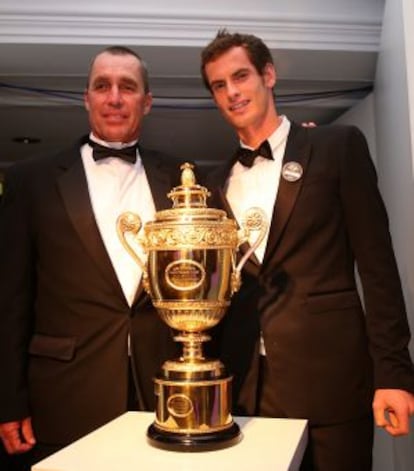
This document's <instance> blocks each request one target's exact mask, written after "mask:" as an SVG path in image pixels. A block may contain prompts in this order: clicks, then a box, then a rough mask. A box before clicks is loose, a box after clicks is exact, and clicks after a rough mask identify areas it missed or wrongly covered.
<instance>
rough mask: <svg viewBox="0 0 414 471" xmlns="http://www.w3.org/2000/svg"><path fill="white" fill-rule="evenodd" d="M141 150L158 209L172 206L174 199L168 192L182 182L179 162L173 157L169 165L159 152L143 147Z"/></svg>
mask: <svg viewBox="0 0 414 471" xmlns="http://www.w3.org/2000/svg"><path fill="white" fill-rule="evenodd" d="M139 152H140V156H141V159H142V163H143V165H144V168H145V173H146V175H147V179H148V183H149V186H150V188H151V193H152V198H153V200H154V204H155V208H156V210H157V211H159V210H160V209H168V208H171V206H172V201H171V200H170V199H169V198H168V196H167V194H168V193H169V192H170V191H171V190H172V188H173V186H177V185H179V183H180V180H179V174H180V168H179V165H180V164H179V162H175V161H174V160H173V159H172V158H171V166H170V167H167V166H166V162H165V160H164V161H163V160H161V158H160V154H159V153H157V152H154V151H151V150H148V149H143V148H141V147H140V149H139Z"/></svg>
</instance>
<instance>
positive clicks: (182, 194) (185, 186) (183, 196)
mask: <svg viewBox="0 0 414 471" xmlns="http://www.w3.org/2000/svg"><path fill="white" fill-rule="evenodd" d="M193 168H194V165H192V164H190V163H189V162H185V163H184V164H182V165H181V167H180V169H181V170H182V173H181V185H180V186H176V187H175V188H173V189H172V190H171V191H170V192H169V193H168V194H167V196H168V198H170V199H171V200H172V202H173V208H206V207H207V197H209V196H210V192H209V191H208V190H207V188H205V187H204V186H201V185H198V184H197V183H196V179H195V175H194V172H193Z"/></svg>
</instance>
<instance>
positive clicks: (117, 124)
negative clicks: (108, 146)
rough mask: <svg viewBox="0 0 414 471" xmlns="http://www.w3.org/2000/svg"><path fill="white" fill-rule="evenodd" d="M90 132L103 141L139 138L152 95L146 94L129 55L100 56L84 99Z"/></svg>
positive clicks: (97, 58) (136, 65) (122, 140)
mask: <svg viewBox="0 0 414 471" xmlns="http://www.w3.org/2000/svg"><path fill="white" fill-rule="evenodd" d="M84 101H85V107H86V109H87V110H88V113H89V123H90V126H91V129H92V131H93V133H94V134H95V135H96V136H97V137H99V138H100V139H102V140H104V141H109V142H130V141H133V140H135V139H137V138H138V137H139V132H140V128H141V124H142V119H143V117H144V116H145V115H146V114H148V113H149V111H150V109H151V104H152V96H151V94H150V93H145V91H144V82H143V79H142V75H141V64H140V62H139V61H138V59H137V58H136V57H135V56H132V55H114V54H110V53H108V52H104V53H102V54H99V55H98V56H97V57H96V59H95V61H94V63H93V65H92V69H91V73H90V77H89V84H88V88H87V90H86V91H85V96H84Z"/></svg>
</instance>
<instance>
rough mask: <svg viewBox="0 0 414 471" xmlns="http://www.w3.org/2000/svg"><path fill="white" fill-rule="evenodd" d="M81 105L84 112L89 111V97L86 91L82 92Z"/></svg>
mask: <svg viewBox="0 0 414 471" xmlns="http://www.w3.org/2000/svg"><path fill="white" fill-rule="evenodd" d="M83 104H84V105H85V108H86V111H89V95H88V90H85V91H84V92H83Z"/></svg>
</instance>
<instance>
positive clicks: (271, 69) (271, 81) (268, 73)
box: [262, 62, 277, 88]
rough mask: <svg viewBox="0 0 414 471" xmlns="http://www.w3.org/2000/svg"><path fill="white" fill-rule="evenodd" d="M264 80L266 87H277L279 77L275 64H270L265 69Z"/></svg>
mask: <svg viewBox="0 0 414 471" xmlns="http://www.w3.org/2000/svg"><path fill="white" fill-rule="evenodd" d="M262 75H263V80H264V84H265V85H266V87H269V88H273V87H274V86H275V85H276V81H277V75H276V69H275V66H274V65H273V64H271V63H270V62H268V63H267V64H266V65H265V66H264V69H263V74H262Z"/></svg>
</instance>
